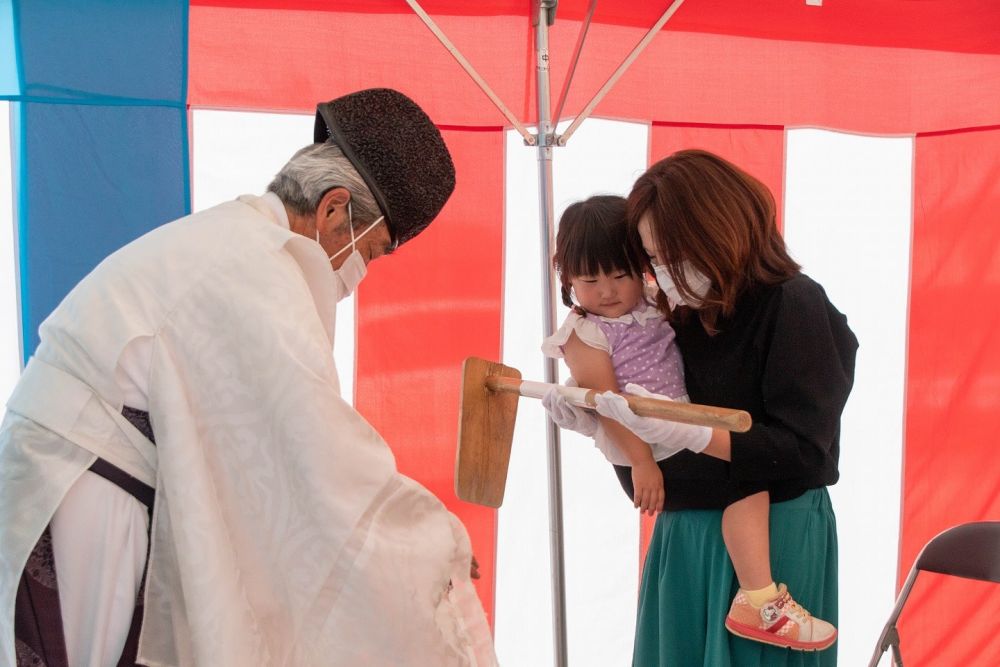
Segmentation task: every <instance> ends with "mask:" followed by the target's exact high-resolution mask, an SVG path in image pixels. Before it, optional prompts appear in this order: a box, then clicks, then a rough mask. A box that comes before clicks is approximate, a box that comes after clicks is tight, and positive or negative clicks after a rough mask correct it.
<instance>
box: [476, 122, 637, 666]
mask: <svg viewBox="0 0 1000 667" xmlns="http://www.w3.org/2000/svg"><path fill="white" fill-rule="evenodd" d="M648 135H649V132H648V126H646V125H638V124H635V123H622V122H616V121H608V120H600V119H593V118H592V119H589V120H587V121H586V122H584V123H583V124H582V125H581V126H580V129H579V131H578V132H577V133H575V134H574V135H573V138H572V140H571V141H570V142H569V145H568V146H567V147H565V148H557V149H555V152H554V153H555V154H554V166H553V171H554V174H555V178H554V201H555V204H556V211H555V213H556V219H557V220H558V218H559V215H560V214H561V213H562V211H563V210H564V209H565V208H566V206H568V205H569V204H571V203H573V202H575V201H578V200H580V199H585V198H586V197H589V196H591V195H594V194H600V193H617V194H623V195H624V194H627V192H628V190H629V189H630V188H631V186H632V183H633V181H634V180H635V178H636V177H637V176H638V175H639V174H641V173H642V172H643V171H644V170H645V167H646V162H647V156H648ZM537 165H538V162H537V152H536V150H535V149H533V148H529V147H526V146H524V145H523V142H522V140H521V137H520V135H518V134H517V133H515V132H508V135H507V164H506V183H507V195H506V247H507V248H508V251H507V252H506V265H505V296H504V322H505V325H504V338H503V340H504V351H503V359H504V363H506V364H508V365H512V366H514V367H515V368H518V369H520V370H521V372H522V375H523V376H524V377H525V378H526V379H535V380H541V379H542V372H543V371H542V362H543V360H542V355H541V351H540V346H541V340H542V325H541V316H542V313H541V289H542V288H541V285H542V273H541V271H542V269H541V264H542V260H541V258H540V256H539V235H540V233H539V223H538V217H539V213H538V200H537V192H538V166H537ZM553 250H554V248H553ZM566 314H567V310H566V308H565V307H563V306H562V305H561V304H560V305H559V309H558V315H557V324H558V322H561V321H562V319H563V318H564V317H565V316H566ZM567 376H568V372H567V371H566V368H565V366H563V367H562V368H561V371H560V377H561V378H563V379H565V378H566V377H567ZM544 416H545V415H544V412H543V410H542V409H541V406H540V404H539V403H538V402H537V401H532V400H529V399H522V400H521V404H520V408H519V410H518V419H517V428H516V430H515V434H514V445H513V450H512V453H511V464H510V471H509V473H508V478H507V492H506V496H505V499H504V505H503V507H502V508H501V510H500V518H499V534H498V555H497V597H496V646H497V654H498V657H499V658H500V661H501V663H502V664H510V665H528V664H532V665H544V664H551V663H552V660H553V658H552V620H551V619H552V616H551V609H552V604H551V584H550V578H549V573H550V558H549V533H548V529H549V526H548V501H547V483H548V479H547V472H546V470H547V463H546V452H545V436H544ZM562 464H563V465H562V471H563V511H564V533H563V535H564V550H565V568H566V569H565V571H566V608H567V612H566V619H567V645H568V652H569V662H570V664H572V665H624V664H629V663H630V662H631V656H632V640H633V635H634V630H635V613H636V598H637V593H638V578H639V519H638V513H637V512H636V511H635V510H634V509H633V508H632V505H631V503H630V502H629V501H628V499H627V498H626V497H625V495H624V493H623V492H622V490H621V487H620V486H619V485H618V481H617V478H616V477H615V475H614V471H613V470H612V468H611V465H610V464H609V463H607V461H606V460H605V459H604V457H603V456H602V455H601V454H600V452H598V451H597V449H595V447H594V445H593V441H591V440H590V439H588V438H584V437H582V436H579V435H577V434H575V433H570V432H567V431H564V432H563V433H562Z"/></svg>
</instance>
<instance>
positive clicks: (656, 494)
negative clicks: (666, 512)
mask: <svg viewBox="0 0 1000 667" xmlns="http://www.w3.org/2000/svg"><path fill="white" fill-rule="evenodd" d="M632 488H633V489H635V495H634V496H633V497H632V504H633V505H634V506H635V507H637V508H639V512H640V513H642V512H645V513H646V514H648V515H650V516H653V515H655V514H656V513H657V512H662V511H663V497H664V493H663V473H662V472H660V466H658V465H656V461H654V460H653V459H652V458H650V459H648V460H646V461H642V462H641V463H638V464H636V465H634V466H632Z"/></svg>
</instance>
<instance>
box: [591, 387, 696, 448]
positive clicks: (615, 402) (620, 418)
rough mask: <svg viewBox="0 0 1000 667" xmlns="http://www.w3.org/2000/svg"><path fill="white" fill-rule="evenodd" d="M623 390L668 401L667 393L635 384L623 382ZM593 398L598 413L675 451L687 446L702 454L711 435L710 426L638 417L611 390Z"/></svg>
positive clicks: (647, 440)
mask: <svg viewBox="0 0 1000 667" xmlns="http://www.w3.org/2000/svg"><path fill="white" fill-rule="evenodd" d="M625 391H627V392H629V393H630V394H635V395H636V396H645V397H647V398H658V399H661V400H667V401H669V400H670V398H668V397H667V396H662V395H660V394H654V393H652V392H649V391H646V389H644V388H643V387H640V386H639V385H636V384H628V385H626V386H625ZM595 401H596V402H597V412H598V414H600V415H602V416H604V417H607V418H609V419H613V420H615V421H616V422H618V423H620V424H621V425H622V426H624V427H625V428H627V429H628V430H630V431H632V433H635V434H636V436H638V437H639V438H640V439H641V440H643V441H644V442H649V443H656V444H658V445H661V446H667V447H670V448H671V449H674V450H675V452H676V451H680V450H682V449H689V450H691V451H692V452H695V453H701V452H702V451H703V450H704V449H705V447H707V446H708V442H709V440H710V439H711V438H712V429H710V428H709V427H707V426H694V425H692V424H681V423H679V422H672V421H666V420H665V419H655V418H653V417H640V416H639V415H637V414H635V413H634V412H632V408H630V407H629V405H628V401H627V400H625V398H624V397H623V396H619V395H618V394H615V393H614V392H610V391H606V392H604V393H603V394H598V395H597V396H596V397H595Z"/></svg>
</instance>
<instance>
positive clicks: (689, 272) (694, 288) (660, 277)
mask: <svg viewBox="0 0 1000 667" xmlns="http://www.w3.org/2000/svg"><path fill="white" fill-rule="evenodd" d="M681 269H682V270H683V271H684V278H685V279H686V280H687V284H688V287H690V288H691V292H693V293H694V296H695V297H697V298H696V299H694V300H691V299H685V298H684V297H683V296H682V295H681V293H680V291H679V290H678V289H677V285H675V284H674V279H673V278H671V277H670V272H669V271H667V267H666V266H664V265H662V264H660V265H657V266H653V273H655V274H656V284H657V285H659V286H660V289H661V290H663V293H664V294H666V295H667V301H668V302H669V303H670V307H671V308H676V307H677V306H680V305H684V306H688V307H690V308H698V307H699V306H701V302H702V300H703V299H704V298H705V296H706V295H707V294H708V290H709V288H711V287H712V280H711V279H710V278H709V277H708V276H706V275H705V274H704V273H702V272H701V271H699V270H698V269H696V268H694V267H693V266H691V263H690V262H683V263H682V264H681Z"/></svg>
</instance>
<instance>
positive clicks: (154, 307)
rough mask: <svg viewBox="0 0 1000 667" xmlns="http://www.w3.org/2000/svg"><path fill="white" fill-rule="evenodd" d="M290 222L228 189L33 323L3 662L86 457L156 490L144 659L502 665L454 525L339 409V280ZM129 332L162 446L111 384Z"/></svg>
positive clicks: (3, 480)
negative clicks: (45, 535)
mask: <svg viewBox="0 0 1000 667" xmlns="http://www.w3.org/2000/svg"><path fill="white" fill-rule="evenodd" d="M266 197H273V195H266ZM282 222H283V221H282V220H280V219H279V214H277V213H276V212H275V207H274V206H273V201H272V202H268V201H267V200H266V199H264V198H257V197H241V198H240V199H239V200H237V201H233V202H229V203H226V204H222V205H220V206H217V207H215V208H212V209H209V210H207V211H204V212H201V213H197V214H194V215H191V216H188V217H186V218H182V219H181V220H178V221H175V222H173V223H170V224H167V225H164V226H163V227H160V228H158V229H156V230H154V231H152V232H150V233H149V234H146V235H145V236H143V237H142V238H140V239H138V240H136V241H134V242H133V243H131V244H129V245H128V246H126V247H125V248H123V249H122V250H120V251H118V252H116V253H115V254H113V255H112V256H110V257H109V258H108V259H106V260H105V261H104V262H102V263H101V264H100V265H99V266H98V267H97V268H96V269H95V270H94V271H93V272H92V273H91V274H90V275H89V276H88V277H87V278H85V279H84V280H83V281H81V283H80V284H79V285H77V287H76V288H74V289H73V291H72V292H71V293H70V294H69V295H68V296H67V297H66V299H65V300H64V301H63V303H62V304H61V305H60V306H59V307H58V308H57V309H56V311H55V312H53V314H52V315H51V316H50V317H49V318H48V319H47V320H46V321H45V322H44V323H43V325H42V327H41V331H40V333H41V341H42V342H41V344H40V345H39V348H38V350H37V352H36V355H35V357H34V358H33V360H32V362H31V363H30V364H29V367H28V368H27V369H26V371H25V374H24V376H23V377H22V381H21V382H20V383H19V384H18V387H17V389H16V390H15V393H14V395H13V396H12V397H11V400H10V401H9V402H8V412H7V415H6V417H5V419H4V422H3V425H2V427H0V599H2V600H3V602H4V604H5V607H4V614H3V616H2V617H0V643H2V646H3V649H2V651H3V653H2V654H0V664H11V665H12V664H13V660H14V654H13V649H12V647H13V638H12V636H13V630H12V613H11V610H12V609H13V606H14V602H13V601H14V594H15V592H16V588H17V582H18V579H19V577H20V574H21V570H22V569H23V568H24V564H25V561H26V559H27V556H28V553H29V552H30V550H31V548H32V546H33V545H34V543H35V541H37V539H38V537H39V535H40V534H41V532H42V530H43V529H44V527H45V525H46V524H47V523H48V522H49V520H50V519H51V517H52V515H53V513H54V512H55V510H56V508H57V507H58V505H59V503H60V502H61V501H62V499H63V497H64V495H65V494H66V492H67V490H68V489H69V488H70V487H71V486H72V485H73V483H74V481H75V480H76V479H78V478H79V476H80V475H81V474H82V473H83V471H85V470H86V469H87V467H89V465H90V464H91V463H92V462H93V461H94V459H95V457H96V456H98V455H99V456H101V457H102V458H105V459H107V460H108V461H109V462H111V463H112V464H114V465H116V466H118V467H119V468H122V469H123V470H125V471H126V472H129V473H130V474H132V475H133V476H135V477H137V478H139V479H140V480H143V481H146V482H147V483H149V484H151V485H153V486H155V487H156V505H155V510H154V515H153V521H152V545H151V554H150V562H149V571H148V578H147V585H146V597H145V617H144V623H143V630H142V634H141V639H140V645H139V662H140V663H142V664H147V665H255V666H256V665H260V666H266V665H303V666H305V665H308V666H314V665H352V666H353V665H403V664H406V665H429V666H431V665H433V666H438V665H442V666H443V665H493V664H495V662H496V659H495V656H494V653H493V649H492V642H491V639H490V637H489V628H488V625H487V623H486V619H485V615H484V613H483V610H482V607H481V605H480V604H479V601H478V598H476V595H475V591H474V588H473V586H472V584H471V582H470V580H469V560H470V558H471V550H470V545H469V540H468V536H467V533H466V531H465V529H464V527H463V526H462V525H461V524H460V523H459V522H458V520H457V519H456V518H455V517H454V516H453V515H452V514H451V513H450V512H448V511H447V509H446V508H445V507H444V505H443V504H442V503H441V502H440V501H439V500H438V499H437V498H436V497H435V496H434V495H433V494H431V493H430V492H429V491H427V490H426V489H425V488H423V487H422V486H420V485H419V484H417V483H416V482H414V481H413V480H410V479H408V478H406V477H404V476H402V475H400V474H399V473H398V471H397V470H396V467H395V460H394V458H393V456H392V453H391V451H390V450H389V448H388V446H387V445H386V443H385V442H384V441H383V440H382V439H381V437H380V436H379V435H378V433H376V432H375V430H374V429H373V428H372V427H371V426H370V425H369V424H368V423H367V422H366V421H365V420H364V419H363V418H362V417H361V416H360V415H359V414H358V413H357V412H356V411H355V410H354V409H353V408H351V407H350V406H349V405H348V404H347V403H346V402H344V401H343V400H342V399H341V398H340V395H339V383H338V381H337V375H336V369H335V368H334V364H333V356H332V337H333V325H334V315H335V291H334V285H333V280H332V278H333V276H332V272H331V268H330V265H329V262H328V261H327V259H326V256H325V253H324V252H323V251H322V249H321V248H320V246H319V245H318V244H317V243H315V242H314V241H312V240H311V239H307V238H305V237H302V236H300V235H298V234H294V233H293V232H291V231H289V230H288V229H287V223H286V225H282V224H281V223H282ZM143 337H148V338H150V339H151V340H152V354H151V357H150V362H149V377H148V392H149V394H148V408H149V413H150V418H151V422H152V426H153V431H154V433H155V434H156V446H155V447H153V446H152V444H151V443H149V441H148V440H146V439H145V438H144V437H143V436H142V435H141V434H140V433H139V432H138V431H137V430H136V429H135V428H134V427H132V425H131V424H129V423H128V422H127V421H125V420H124V418H123V417H122V416H121V415H120V411H121V408H122V405H123V396H122V391H121V389H120V387H119V385H118V384H117V383H116V382H115V372H116V368H117V363H118V360H119V357H120V355H121V354H122V351H123V350H124V349H125V348H126V346H127V345H128V344H129V342H130V341H133V340H136V339H139V338H143Z"/></svg>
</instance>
